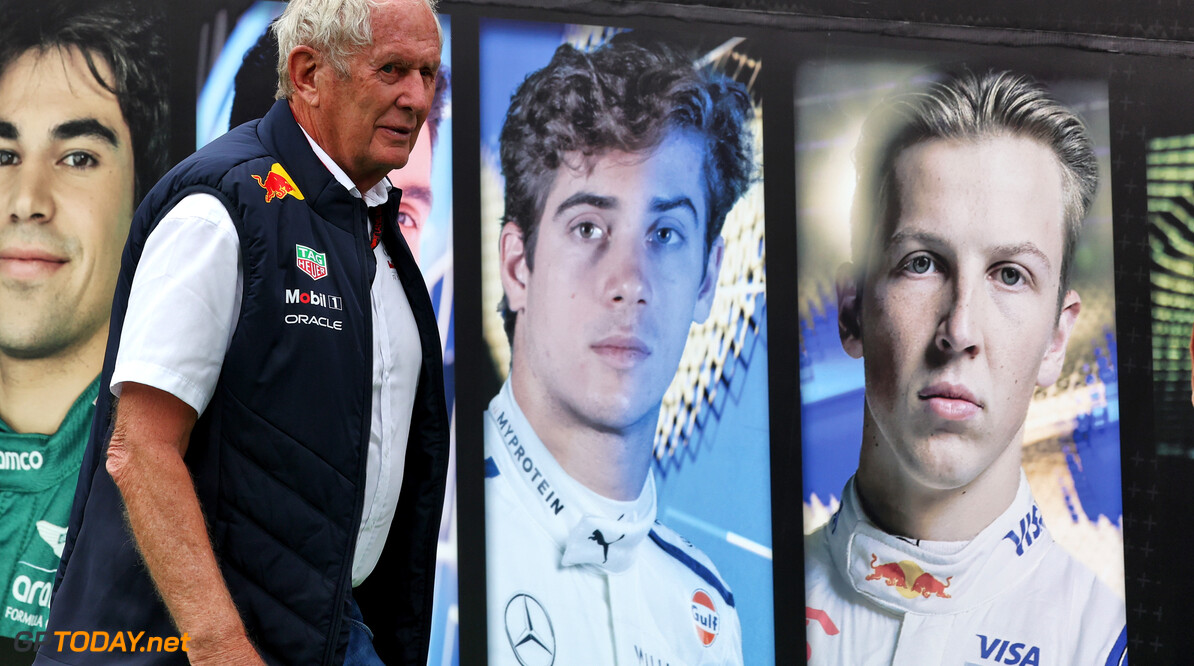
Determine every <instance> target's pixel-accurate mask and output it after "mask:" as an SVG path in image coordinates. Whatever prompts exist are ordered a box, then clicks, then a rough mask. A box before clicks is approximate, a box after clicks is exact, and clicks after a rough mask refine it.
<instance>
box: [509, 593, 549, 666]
mask: <svg viewBox="0 0 1194 666" xmlns="http://www.w3.org/2000/svg"><path fill="white" fill-rule="evenodd" d="M506 638H508V639H510V647H511V648H513V650H514V656H515V657H516V658H517V659H518V663H519V664H522V666H551V664H552V663H554V662H555V659H556V634H555V631H554V630H553V629H552V627H551V618H549V617H548V616H547V610H546V609H544V608H543V604H541V603H539V601H538V600H537V599H535V597H532V596H531V595H529V594H516V595H514V596H513V597H510V601H508V602H506Z"/></svg>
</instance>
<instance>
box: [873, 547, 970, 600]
mask: <svg viewBox="0 0 1194 666" xmlns="http://www.w3.org/2000/svg"><path fill="white" fill-rule="evenodd" d="M878 560H879V556H878V555H875V554H874V553H871V573H870V574H869V575H868V576H867V577H866V579H867V580H881V581H883V582H884V583H886V584H887V586H888V587H894V588H896V590H897V591H899V593H900V595H901V596H903V597H904V598H905V599H911V598H913V597H916V596H920V597H924V598H925V599H928V598H929V597H931V596H933V595H934V594H935V595H937V596H938V597H941V598H942V599H952V598H953V597H951V596H950V595H949V594H948V593H947V592H946V591H945V589H946V588H948V587H949V585H950V581H951V580H953V576H950V577H948V578H946V579H945V582H944V583H943V582H941V580H940V579H938V578H937V577H936V576H934V575H933V574H931V573H928V572H926V571H925V570H924V569H921V568H920V565H919V564H917V563H916V562H913V561H912V560H903V561H902V562H887V563H885V564H877V562H878Z"/></svg>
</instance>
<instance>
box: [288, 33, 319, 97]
mask: <svg viewBox="0 0 1194 666" xmlns="http://www.w3.org/2000/svg"><path fill="white" fill-rule="evenodd" d="M321 66H323V57H322V55H321V54H320V53H319V52H318V51H316V50H315V49H313V48H311V47H310V46H306V45H299V46H296V47H294V48H293V49H291V50H290V54H289V55H288V56H286V68H287V70H289V72H290V82H291V84H293V85H294V94H295V95H297V96H298V97H299V98H300V99H302V100H303V102H305V103H306V104H307V106H319V90H318V88H317V87H316V85H315V74H316V73H317V72H318V71H319V69H320V67H321Z"/></svg>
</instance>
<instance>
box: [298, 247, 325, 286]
mask: <svg viewBox="0 0 1194 666" xmlns="http://www.w3.org/2000/svg"><path fill="white" fill-rule="evenodd" d="M294 254H295V258H296V262H297V263H298V267H299V270H300V271H302V272H304V273H306V274H307V275H310V276H311V279H312V280H318V279H319V278H322V277H326V276H327V274H328V256H327V255H326V254H324V253H323V252H316V251H315V250H312V249H311V248H309V247H307V246H306V245H295V246H294Z"/></svg>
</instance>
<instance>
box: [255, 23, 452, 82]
mask: <svg viewBox="0 0 1194 666" xmlns="http://www.w3.org/2000/svg"><path fill="white" fill-rule="evenodd" d="M416 1H417V2H420V3H421V4H423V5H424V6H426V7H427V8H428V9H430V10H431V13H432V14H433V15H434V14H435V11H436V6H437V5H438V4H439V2H438V0H416ZM380 4H381V3H380V2H378V0H290V2H289V3H287V5H286V10H285V11H283V12H282V15H281V16H279V17H278V20H277V21H274V25H273V31H274V35H275V36H276V37H277V38H278V92H277V94H275V95H274V98H275V99H290V98H291V96H293V95H294V84H293V83H292V82H291V80H290V67H289V65H288V62H287V61H288V59H289V56H290V52H291V51H292V50H293V49H294V47H296V46H302V45H305V46H310V47H311V48H313V49H315V50H317V51H319V52H320V53H322V54H323V56H324V58H325V59H326V60H327V62H328V64H329V65H331V66H332V69H333V70H334V71H335V72H336V75H337V76H339V77H340V78H347V77H348V60H349V58H351V57H352V56H353V55H354V54H356V53H357V52H359V51H360V50H361V49H363V48H365V47H366V46H368V45H369V44H371V43H373V22H372V18H373V10H374V9H375V8H377V7H378V6H379V5H380ZM435 28H436V32H437V33H438V34H439V41H440V44H443V42H444V32H443V27H441V26H440V23H439V17H436V19H435Z"/></svg>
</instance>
